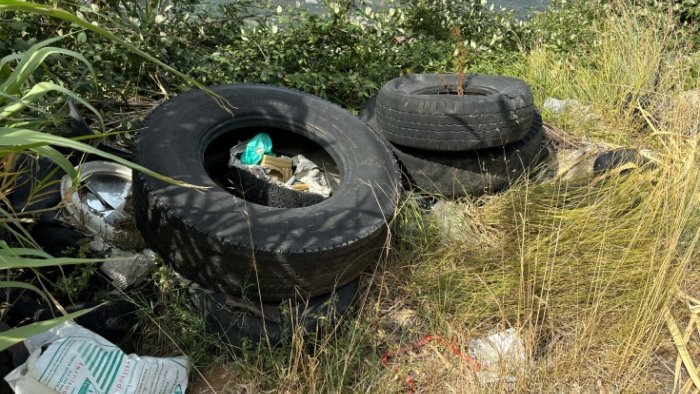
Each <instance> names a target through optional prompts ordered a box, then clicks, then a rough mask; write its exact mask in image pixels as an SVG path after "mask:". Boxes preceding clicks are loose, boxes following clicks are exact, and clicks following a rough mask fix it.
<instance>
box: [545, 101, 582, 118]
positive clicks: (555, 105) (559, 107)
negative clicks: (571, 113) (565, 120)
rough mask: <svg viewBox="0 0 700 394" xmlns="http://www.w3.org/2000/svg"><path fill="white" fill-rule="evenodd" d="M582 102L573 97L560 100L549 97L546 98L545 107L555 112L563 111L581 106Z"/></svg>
mask: <svg viewBox="0 0 700 394" xmlns="http://www.w3.org/2000/svg"><path fill="white" fill-rule="evenodd" d="M581 106H582V105H581V102H580V101H578V100H573V99H565V100H559V99H557V98H554V97H547V98H546V99H545V100H544V105H542V107H543V108H545V109H547V110H549V111H552V112H554V113H557V114H559V113H563V112H566V111H568V110H570V109H574V108H578V107H581Z"/></svg>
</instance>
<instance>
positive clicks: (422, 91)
mask: <svg viewBox="0 0 700 394" xmlns="http://www.w3.org/2000/svg"><path fill="white" fill-rule="evenodd" d="M212 89H213V91H214V92H215V93H216V94H218V95H219V96H221V97H222V98H224V99H225V100H226V101H228V102H229V103H230V104H231V105H232V106H233V107H234V108H236V109H235V113H236V116H235V117H233V118H232V117H231V116H230V113H229V112H228V111H227V109H225V108H221V107H220V106H218V105H216V104H215V103H214V102H213V101H212V99H211V97H210V96H209V95H208V94H207V93H204V92H202V91H199V90H193V91H191V92H188V93H186V94H182V95H180V96H177V97H175V98H174V99H172V100H170V101H168V102H166V103H164V104H163V105H161V107H159V108H157V109H155V110H154V111H153V113H152V114H151V115H150V116H149V117H148V118H147V120H146V121H145V123H144V128H143V132H142V133H141V135H140V138H139V140H138V142H137V145H138V146H137V148H138V149H137V150H136V152H137V153H136V154H135V156H134V157H133V158H132V157H130V156H129V158H130V159H133V160H134V161H135V162H137V163H138V164H140V165H142V166H144V167H146V168H149V169H151V170H153V171H155V172H156V173H158V174H162V175H165V176H169V177H171V178H174V179H177V180H179V181H183V182H186V183H188V184H190V185H195V186H197V187H182V186H177V185H173V184H171V183H168V182H165V181H164V180H162V179H156V178H154V177H151V176H148V175H145V174H143V173H138V172H134V173H133V177H132V171H131V170H129V169H128V168H126V167H124V166H121V165H119V164H115V163H112V162H105V161H86V162H83V163H79V164H78V163H76V164H78V165H77V166H76V172H77V174H78V176H77V177H75V176H69V175H65V176H63V177H62V179H60V187H58V188H54V189H52V190H51V191H50V193H48V195H49V198H48V199H46V200H44V202H42V203H41V204H40V205H37V204H36V203H32V202H30V198H29V195H30V194H31V193H30V192H29V191H27V190H23V189H26V188H30V187H31V186H32V185H34V184H35V183H36V182H35V181H34V180H33V179H41V178H42V177H45V176H47V175H50V176H53V177H56V176H58V177H59V178H60V176H61V175H60V172H58V171H56V167H55V166H54V165H49V164H47V162H44V164H43V165H44V166H43V167H41V166H39V167H37V168H34V167H30V166H26V165H24V164H26V163H24V164H23V163H19V164H18V170H20V171H23V172H24V175H23V177H25V179H24V180H23V179H22V177H20V179H19V180H18V185H23V186H20V187H18V188H17V190H16V191H15V192H14V193H13V194H12V195H11V196H10V198H9V199H10V203H11V204H12V206H13V209H15V211H17V212H22V211H25V210H26V211H32V210H38V211H39V212H43V213H42V214H40V215H38V216H37V222H36V224H35V225H34V226H33V227H32V228H31V232H32V235H33V236H34V237H35V238H36V239H37V241H39V242H40V244H41V245H42V246H44V247H45V248H46V249H47V250H48V251H50V252H51V253H53V254H55V255H59V254H61V253H62V252H64V251H65V249H66V247H70V248H72V249H73V250H74V251H77V250H82V251H83V252H85V251H86V249H87V252H86V253H87V255H88V256H93V257H100V258H109V261H107V262H105V263H103V264H102V265H101V266H100V269H101V272H102V273H103V275H104V276H105V277H106V278H107V281H106V282H104V281H103V282H102V283H101V284H100V286H103V287H104V286H109V287H110V288H114V289H115V290H112V291H110V292H108V296H107V297H102V298H100V299H99V300H98V299H91V302H90V303H76V304H75V305H72V306H70V307H68V308H66V310H68V311H71V310H78V309H80V308H84V307H92V306H96V305H98V304H99V301H101V300H105V299H107V301H108V302H107V303H106V304H105V305H102V306H100V307H99V308H98V309H96V310H95V311H94V312H91V313H89V314H87V315H85V316H84V317H81V318H79V319H77V323H79V324H81V325H82V326H84V327H79V326H76V325H75V324H73V323H66V324H65V325H63V326H59V327H57V328H55V329H53V330H52V331H50V332H47V333H45V334H42V335H40V336H37V337H33V338H30V339H29V340H28V341H27V342H26V344H27V346H28V348H29V350H30V351H31V353H32V354H31V356H30V357H29V360H28V361H27V363H26V364H24V365H23V366H22V367H21V368H20V369H18V370H17V371H15V372H13V374H12V375H10V376H8V377H7V380H8V382H11V384H12V385H13V387H14V388H15V389H16V390H17V391H18V392H47V393H48V392H54V391H56V390H58V391H65V390H67V389H69V388H74V387H81V392H90V390H92V389H97V388H98V387H99V390H101V391H103V392H110V390H112V387H116V386H113V385H117V386H119V385H120V384H122V383H123V382H122V381H121V380H119V379H123V376H127V375H129V374H130V373H131V374H133V373H134V372H133V371H135V370H136V369H139V368H141V372H142V373H140V376H141V378H143V379H146V380H149V379H150V381H151V383H152V384H154V385H155V386H153V385H152V386H144V387H148V389H144V390H145V391H144V392H147V391H149V390H151V389H153V390H155V388H154V387H159V389H158V390H159V391H163V392H178V390H181V391H184V389H185V387H186V382H187V373H188V370H189V364H188V363H187V361H186V360H185V359H168V360H162V359H159V360H156V359H149V358H145V357H144V358H139V357H136V356H126V355H125V353H124V352H122V351H121V350H120V349H119V348H118V347H116V346H115V345H114V344H113V343H112V342H117V340H118V339H119V337H120V336H124V335H126V333H127V332H128V331H129V330H130V329H131V327H133V326H134V325H135V324H136V319H135V306H134V305H133V304H132V303H130V302H129V301H127V300H125V299H124V298H123V297H121V296H120V295H121V294H124V293H126V294H129V293H130V292H141V294H143V292H144V288H143V284H144V283H148V279H149V277H150V276H151V273H152V272H153V270H154V269H155V268H156V266H157V263H156V261H157V256H160V257H161V258H162V259H163V261H164V262H165V263H166V264H168V265H169V266H171V267H172V268H173V269H174V270H175V271H176V272H177V275H178V276H179V277H180V278H181V281H182V282H183V283H184V284H185V285H186V286H187V287H188V288H189V290H190V295H191V298H192V301H193V303H194V304H195V305H197V306H198V307H199V310H201V311H202V314H203V317H204V318H205V321H206V323H207V328H208V329H209V330H210V331H212V332H214V333H217V334H219V335H220V337H221V338H222V340H224V341H225V343H228V344H230V345H231V346H232V347H233V348H235V349H240V348H241V347H242V345H243V344H244V342H245V341H254V342H260V341H267V342H268V343H271V344H278V343H280V342H282V341H283V339H284V338H285V336H288V335H289V330H286V329H285V327H286V326H288V325H290V324H291V325H294V326H298V327H301V328H303V330H304V332H305V334H306V335H308V336H313V335H322V334H323V333H324V327H325V326H327V322H334V321H337V319H339V318H340V317H342V316H343V315H345V314H346V313H348V312H349V311H351V310H352V305H353V302H354V300H355V299H357V298H358V293H359V289H360V286H359V276H360V274H361V273H362V272H363V271H364V270H365V269H367V268H368V267H373V266H374V265H376V264H377V263H378V262H379V261H381V258H382V254H383V253H384V252H385V250H387V249H388V248H386V242H387V234H388V223H390V222H391V220H392V217H393V215H394V211H395V209H396V207H397V204H398V201H399V198H400V195H401V192H402V187H401V186H402V177H401V175H402V173H401V171H400V169H402V170H403V186H405V188H413V189H418V190H420V191H421V192H425V193H428V194H430V195H431V196H441V197H448V198H453V199H457V198H465V197H476V196H481V195H483V194H487V193H495V192H498V191H501V190H503V189H505V188H507V187H509V186H510V185H512V184H513V183H514V182H516V181H517V180H518V179H520V178H521V177H522V176H527V175H528V174H530V173H532V172H534V171H536V170H537V168H538V166H539V165H540V164H541V163H542V162H543V161H544V160H545V158H547V156H548V155H549V152H548V149H547V147H546V141H545V138H544V132H543V124H542V119H541V116H540V113H539V111H538V109H537V108H536V107H535V105H534V103H533V98H532V93H531V92H530V88H529V87H528V86H527V85H526V84H525V83H524V82H523V81H520V80H517V79H513V78H506V77H496V76H484V75H472V76H468V77H467V78H464V76H463V75H462V76H460V75H406V76H402V77H400V78H396V79H394V80H392V81H389V82H388V83H387V84H385V85H384V86H383V87H382V89H381V90H380V92H379V94H378V95H377V96H376V97H374V98H372V99H371V100H370V101H369V102H368V103H367V105H366V107H365V108H364V109H363V110H362V111H361V112H360V114H359V118H358V117H354V116H353V115H351V114H350V113H348V112H347V111H345V110H344V109H342V108H340V107H338V106H336V105H334V104H331V103H329V102H327V101H325V100H322V99H320V98H318V97H315V96H312V95H308V94H304V93H300V92H297V91H292V90H288V89H284V88H280V87H273V86H266V85H246V84H243V85H223V86H217V87H214V88H212ZM547 105H548V106H550V107H551V108H555V109H557V110H559V109H561V110H563V108H565V107H570V106H572V105H577V104H576V103H571V102H565V101H556V102H555V101H552V100H550V101H548V102H547ZM268 132H269V134H268ZM271 135H272V137H271ZM273 137H274V138H275V144H277V145H276V146H275V147H274V149H273ZM277 138H279V140H278V139H277ZM284 141H287V142H289V141H292V145H295V144H297V145H298V146H305V147H309V146H312V145H313V146H317V147H318V150H321V151H323V153H324V154H325V155H326V156H327V157H330V159H332V161H333V162H334V163H333V166H334V167H335V168H334V169H333V171H329V170H328V168H327V166H326V162H325V159H324V161H319V160H317V159H316V156H314V155H312V154H315V153H314V152H312V149H308V150H305V149H297V150H296V151H294V152H293V153H289V154H287V153H285V152H286V150H285V149H287V147H286V146H285V144H284V143H282V144H278V142H284ZM211 152H214V153H211ZM217 152H218V153H217ZM211 155H213V156H211ZM217 155H218V156H217ZM210 157H217V158H218V159H216V160H218V161H216V162H215V163H214V164H212V163H211V161H212V160H210V159H208V158H210ZM324 157H325V156H324ZM309 158H313V160H310V159H309ZM645 160H646V159H643V158H641V156H639V155H637V152H634V151H629V150H616V151H610V152H607V153H605V154H603V155H601V156H600V157H599V158H598V159H597V160H595V166H594V167H595V168H592V169H591V170H594V171H595V172H596V173H600V172H603V171H608V170H610V169H611V168H616V167H619V166H622V165H625V164H630V163H636V164H639V165H640V166H641V165H645V163H646V161H645ZM335 170H337V175H336V173H335ZM51 174H52V175H51ZM57 174H58V175H57ZM213 174H220V175H221V176H219V175H216V176H215V175H213ZM430 200H431V201H437V200H436V199H435V198H433V197H430ZM56 207H59V208H62V209H61V210H60V214H59V215H56V214H55V211H54V209H55V208H56ZM47 212H54V213H51V214H48V213H47ZM80 239H87V241H88V242H82V243H81V242H79V240H80ZM20 279H21V278H20ZM146 292H148V291H147V290H146ZM8 297H9V299H10V300H11V301H12V303H13V305H12V306H11V308H10V309H9V312H8V314H7V315H8V316H9V319H8V321H7V322H8V324H9V325H11V326H20V325H22V324H26V323H29V322H34V321H40V320H45V319H49V318H51V317H52V316H54V315H56V311H55V309H54V306H53V305H51V304H47V303H45V302H43V301H42V300H38V301H37V300H30V301H26V300H24V299H23V297H24V296H23V295H21V294H19V295H18V294H15V293H8ZM115 316H118V319H116V320H115V319H114V318H115ZM110 319H112V320H110ZM324 322H325V325H324ZM88 329H89V330H92V331H93V332H91V331H89V330H88ZM76 333H77V334H76ZM78 334H79V336H81V337H83V339H84V340H83V339H81V340H78V339H74V338H73V337H75V336H76V335H78ZM494 335H495V336H492V337H490V338H488V339H487V340H482V341H475V342H473V343H472V347H473V349H470V354H471V355H470V356H469V357H468V358H469V360H472V359H475V360H478V361H479V362H480V363H481V367H484V370H483V371H482V372H481V374H480V378H482V380H483V381H484V382H488V381H491V380H493V379H494V376H492V375H493V371H494V369H495V368H496V367H495V366H496V365H498V364H499V362H503V361H504V359H503V358H502V357H501V356H502V355H498V354H497V353H499V352H503V353H509V354H510V356H509V357H510V358H511V359H513V360H515V361H517V362H516V364H517V365H516V366H511V367H512V368H511V371H510V372H509V373H515V372H514V371H515V370H518V369H519V368H521V366H522V364H523V363H525V362H526V360H525V353H524V350H523V346H522V342H521V340H520V339H519V338H518V336H517V334H516V333H515V332H514V331H506V332H503V333H499V334H494ZM431 338H433V339H434V338H437V336H435V337H431ZM431 340H432V339H431ZM494 344H498V346H496V345H494ZM47 345H48V347H46V346H47ZM45 347H46V349H45V350H43V352H42V350H41V349H44V348H45ZM458 350H459V349H456V350H453V352H455V354H457V353H459V354H462V352H461V351H458ZM464 354H465V355H466V354H467V352H464ZM100 355H102V356H100ZM106 357H107V358H110V360H112V364H110V365H109V366H105V365H106V364H105V365H102V364H100V363H102V361H103V360H102V359H103V358H106ZM465 357H466V356H465ZM54 358H60V359H61V360H65V363H64V362H63V361H61V362H60V363H54V364H52V361H51V360H53V359H54ZM97 358H99V359H100V362H99V363H97V364H96V363H95V362H96V360H97ZM389 358H390V356H389V355H388V353H387V355H386V357H385V360H384V358H383V363H384V365H385V366H387V365H388V360H389ZM47 360H49V361H47ZM384 361H386V362H384ZM16 364H17V363H16ZM50 364H51V365H50ZM155 365H158V368H164V369H163V371H165V372H164V374H162V375H158V374H155V372H154V371H155V370H154V369H153V368H155V367H154V366H155ZM475 365H476V364H475ZM15 366H16V365H15ZM489 366H490V367H489ZM127 367H128V368H129V369H130V370H131V372H125V370H126V369H127ZM60 368H64V369H65V368H68V369H70V371H68V370H66V371H67V372H65V373H64V372H61V371H62V370H60ZM83 368H85V369H83ZM81 369H82V370H81ZM46 371H50V373H48V375H47V374H45V373H44V372H46ZM105 371H107V372H106V373H104V372H105ZM149 371H150V372H149ZM37 375H38V377H37ZM54 380H55V381H54ZM37 384H41V385H43V386H41V387H42V389H39V387H40V386H37ZM46 387H52V390H54V391H46V390H48V389H46V390H44V389H45V388H46ZM83 389H84V390H83ZM42 390H44V391H42Z"/></svg>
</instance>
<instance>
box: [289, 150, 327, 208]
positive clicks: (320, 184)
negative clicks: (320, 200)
mask: <svg viewBox="0 0 700 394" xmlns="http://www.w3.org/2000/svg"><path fill="white" fill-rule="evenodd" d="M292 162H293V163H294V179H296V181H298V182H300V183H303V184H306V185H308V186H309V189H308V190H309V192H311V193H315V194H320V195H322V196H323V197H326V198H328V197H329V196H330V195H331V186H330V183H329V182H328V178H326V174H325V173H324V172H323V171H321V169H320V168H319V167H318V165H316V163H314V162H313V161H311V160H309V159H307V158H306V157H304V156H303V155H296V156H294V157H293V158H292Z"/></svg>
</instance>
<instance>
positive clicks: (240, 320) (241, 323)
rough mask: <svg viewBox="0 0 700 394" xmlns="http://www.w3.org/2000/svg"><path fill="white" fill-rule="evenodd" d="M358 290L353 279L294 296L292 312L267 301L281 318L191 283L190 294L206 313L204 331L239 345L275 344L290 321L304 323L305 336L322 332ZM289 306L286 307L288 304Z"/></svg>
mask: <svg viewBox="0 0 700 394" xmlns="http://www.w3.org/2000/svg"><path fill="white" fill-rule="evenodd" d="M358 291H359V280H358V279H355V280H352V281H350V282H349V283H347V284H345V285H344V286H342V287H340V288H338V289H336V290H334V291H333V292H331V293H329V294H323V295H320V296H316V297H313V298H311V299H309V300H306V301H303V300H296V301H295V302H294V303H293V304H287V302H283V303H282V304H283V306H284V305H291V306H292V308H291V311H292V314H293V315H292V316H290V315H288V314H285V311H284V307H280V304H279V303H278V304H266V305H265V307H264V309H266V310H268V308H271V309H274V310H275V312H276V314H277V315H278V316H279V317H281V318H280V319H270V318H266V317H263V316H260V315H258V314H255V313H253V312H251V311H249V310H245V309H242V308H241V307H239V306H236V305H230V304H228V303H227V300H228V297H227V296H226V295H225V294H223V293H219V292H215V291H211V290H206V289H203V288H200V287H196V286H193V287H191V288H190V295H191V297H192V301H193V302H194V304H195V306H197V308H199V309H200V310H201V311H202V312H203V314H204V317H205V322H206V328H207V331H209V332H211V333H213V334H217V335H219V336H220V337H221V338H222V339H223V340H224V341H225V342H226V343H228V344H229V345H231V346H233V347H235V348H241V347H242V345H243V343H244V342H245V341H246V340H247V341H251V342H252V343H260V342H268V343H269V344H270V345H273V346H276V345H279V344H280V343H282V342H283V341H284V340H285V339H289V337H290V334H291V332H290V330H289V329H290V328H293V327H292V323H294V325H298V326H301V327H303V329H304V333H305V335H306V336H312V335H315V334H322V333H323V329H324V328H328V325H329V324H333V323H334V322H336V321H337V320H338V319H339V318H341V317H343V316H345V315H346V314H347V313H348V312H349V310H350V309H351V306H352V305H353V303H354V301H355V300H356V296H357V294H358ZM287 308H288V307H287Z"/></svg>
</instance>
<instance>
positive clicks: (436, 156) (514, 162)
mask: <svg viewBox="0 0 700 394" xmlns="http://www.w3.org/2000/svg"><path fill="white" fill-rule="evenodd" d="M375 100H376V99H375V98H372V99H370V100H369V101H368V102H367V104H366V106H365V108H364V109H363V110H362V111H360V113H359V118H360V119H361V120H363V121H364V122H365V123H367V124H368V125H369V126H370V127H371V128H372V129H374V130H375V131H377V132H381V131H380V126H379V125H378V123H377V119H376V101H375ZM391 148H392V150H393V152H394V154H395V155H396V157H397V158H398V159H399V161H400V162H401V164H402V166H403V170H404V172H405V173H406V176H407V177H408V178H409V181H410V182H411V183H412V184H413V185H414V186H417V187H418V188H419V189H421V190H423V191H426V192H428V193H432V194H440V195H444V196H447V197H451V198H457V197H463V196H467V195H470V196H480V195H483V194H485V193H493V192H497V191H500V190H503V189H504V188H506V187H508V186H509V185H511V184H512V183H513V182H514V181H515V180H516V179H518V177H520V176H521V175H522V174H524V173H526V172H527V171H528V170H530V169H532V168H534V167H535V166H536V165H537V164H538V163H540V162H541V161H542V160H544V159H545V158H546V157H547V156H548V154H549V151H548V150H547V148H546V146H545V145H544V143H543V133H542V118H541V116H540V115H539V113H538V112H535V116H534V121H533V122H532V124H531V125H530V130H529V131H528V134H527V135H526V136H525V138H523V139H521V140H519V141H516V142H514V143H511V144H508V145H505V146H503V147H497V148H488V149H480V150H473V151H460V152H437V151H428V150H420V149H415V148H410V147H404V146H401V145H397V144H392V146H391Z"/></svg>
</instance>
